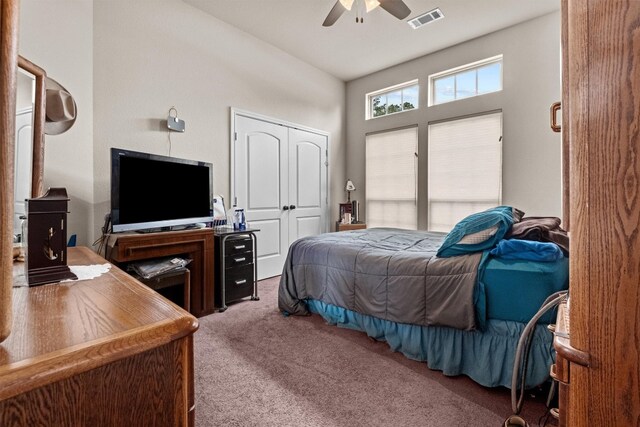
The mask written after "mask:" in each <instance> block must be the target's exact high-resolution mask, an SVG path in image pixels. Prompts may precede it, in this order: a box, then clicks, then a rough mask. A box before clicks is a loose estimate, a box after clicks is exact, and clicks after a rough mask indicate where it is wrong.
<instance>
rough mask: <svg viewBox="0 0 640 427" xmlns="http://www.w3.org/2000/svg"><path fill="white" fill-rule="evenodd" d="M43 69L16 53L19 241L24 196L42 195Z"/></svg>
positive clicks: (17, 239)
mask: <svg viewBox="0 0 640 427" xmlns="http://www.w3.org/2000/svg"><path fill="white" fill-rule="evenodd" d="M46 76H47V75H46V73H45V71H44V70H43V69H42V68H40V67H38V66H37V65H35V64H34V63H32V62H31V61H29V60H27V59H25V58H23V57H22V56H19V57H18V73H17V81H16V117H15V124H16V128H15V149H14V192H13V194H14V214H13V236H14V237H13V241H14V243H20V242H22V217H24V215H25V213H26V206H25V204H26V203H25V200H26V199H28V198H31V197H38V196H41V195H42V192H43V188H42V187H43V184H42V176H43V167H44V122H45V90H46V88H45V79H46Z"/></svg>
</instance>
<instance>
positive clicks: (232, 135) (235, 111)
mask: <svg viewBox="0 0 640 427" xmlns="http://www.w3.org/2000/svg"><path fill="white" fill-rule="evenodd" d="M229 111H230V125H229V130H230V132H229V162H230V165H229V206H232V204H233V200H234V199H235V197H236V188H235V180H234V176H235V152H234V147H233V143H234V142H235V139H236V135H237V133H236V118H237V117H238V116H243V117H247V118H249V119H254V120H261V121H263V122H267V123H273V124H275V125H279V126H285V127H288V128H293V129H298V130H302V131H305V132H311V133H315V134H318V135H321V136H324V137H326V138H327V159H326V161H327V164H326V166H325V167H326V168H327V189H326V191H327V198H326V207H325V221H324V232H325V233H326V232H328V231H329V230H330V229H331V228H330V222H331V219H330V215H329V213H330V211H331V209H330V208H329V206H331V193H330V191H329V190H330V188H331V173H330V169H329V158H330V155H331V134H330V133H329V132H326V131H323V130H319V129H315V128H312V127H309V126H304V125H301V124H298V123H293V122H289V121H287V120H282V119H278V118H275V117H269V116H265V115H263V114H258V113H254V112H251V111H247V110H242V109H239V108H235V107H231V108H230V110H229Z"/></svg>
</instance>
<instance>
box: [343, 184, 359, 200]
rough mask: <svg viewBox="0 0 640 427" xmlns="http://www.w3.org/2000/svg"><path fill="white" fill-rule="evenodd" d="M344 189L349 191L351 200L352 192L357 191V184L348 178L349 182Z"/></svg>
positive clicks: (348, 194)
mask: <svg viewBox="0 0 640 427" xmlns="http://www.w3.org/2000/svg"><path fill="white" fill-rule="evenodd" d="M344 189H345V191H346V192H347V202H351V192H352V191H356V186H355V185H353V181H351V180H350V179H347V184H346V185H345V187H344Z"/></svg>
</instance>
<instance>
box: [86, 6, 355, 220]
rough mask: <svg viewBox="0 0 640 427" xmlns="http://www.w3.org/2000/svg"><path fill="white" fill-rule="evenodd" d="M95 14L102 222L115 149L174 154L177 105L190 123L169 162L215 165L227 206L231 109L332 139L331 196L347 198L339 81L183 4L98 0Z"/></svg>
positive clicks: (98, 194) (96, 158) (98, 205)
mask: <svg viewBox="0 0 640 427" xmlns="http://www.w3.org/2000/svg"><path fill="white" fill-rule="evenodd" d="M94 12H95V13H94V21H93V22H94V101H95V116H94V123H95V127H94V135H95V138H94V145H95V153H94V167H95V175H94V176H95V183H94V191H95V193H94V194H95V200H96V218H101V217H102V216H103V215H104V213H106V212H107V211H108V210H109V197H110V195H109V191H110V190H109V179H110V175H109V174H110V169H109V148H110V147H118V148H127V149H132V150H137V151H144V152H151V153H156V154H163V155H167V154H168V153H169V143H168V138H167V132H166V128H164V129H163V126H165V124H164V123H163V122H162V121H163V120H165V119H166V117H167V114H168V110H169V108H170V107H171V106H175V107H176V108H177V109H178V113H179V116H180V118H182V119H184V120H185V122H186V132H185V133H184V134H177V133H173V134H172V135H171V139H172V141H173V144H172V149H171V155H173V156H175V157H181V158H191V159H197V160H203V161H208V162H212V163H213V165H214V188H215V191H216V192H217V193H221V194H222V195H223V196H225V200H227V201H228V200H229V198H228V195H229V146H230V142H229V132H230V130H229V126H230V112H229V109H230V107H236V108H239V109H242V110H246V111H252V112H255V113H259V114H263V115H266V116H270V117H275V118H279V119H283V120H286V121H289V122H294V123H299V124H301V125H305V126H308V127H312V128H316V129H320V130H324V131H327V132H329V133H330V134H331V136H330V152H331V154H330V156H331V158H330V173H331V190H330V198H331V200H333V201H335V200H337V199H341V198H342V193H343V191H342V188H341V187H342V185H343V183H344V168H345V166H344V157H345V144H344V138H343V129H344V117H345V113H344V105H345V84H344V83H343V82H342V81H340V80H338V79H336V78H334V77H332V76H330V75H329V74H327V73H325V72H322V71H319V70H318V69H316V68H314V67H312V66H310V65H308V64H306V63H304V62H302V61H300V60H298V59H296V58H294V57H292V56H290V55H288V54H286V53H284V52H283V51H281V50H278V49H276V48H275V47H273V46H271V45H269V44H266V43H264V42H262V41H260V40H258V39H256V38H254V37H252V36H250V35H248V34H246V33H244V32H242V31H239V30H237V29H235V28H234V27H231V26H229V25H228V24H225V23H224V22H222V21H219V20H217V19H215V18H213V17H211V16H210V15H207V14H205V13H203V12H202V11H200V10H198V9H196V8H193V7H191V6H189V5H186V4H184V3H183V2H181V1H176V0H154V1H153V2H150V1H146V2H141V1H135V2H132V1H129V0H114V1H96V2H95V4H94ZM330 203H331V201H330ZM333 204H335V202H333V203H332V204H331V206H333ZM336 210H337V209H336ZM332 213H333V210H332ZM336 215H337V214H336Z"/></svg>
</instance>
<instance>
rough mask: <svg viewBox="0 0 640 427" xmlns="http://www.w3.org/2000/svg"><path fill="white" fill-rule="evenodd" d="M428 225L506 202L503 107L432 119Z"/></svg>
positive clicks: (448, 224) (447, 223) (435, 227)
mask: <svg viewBox="0 0 640 427" xmlns="http://www.w3.org/2000/svg"><path fill="white" fill-rule="evenodd" d="M428 137H429V140H428V146H429V152H428V154H429V160H428V167H429V169H428V179H429V181H428V227H429V230H432V231H445V232H446V231H449V230H451V229H452V228H453V226H454V225H455V224H456V223H457V222H458V221H460V220H461V219H463V218H464V217H466V216H467V215H470V214H472V213H474V212H479V211H482V210H485V209H489V208H491V207H494V206H498V205H500V204H501V203H502V141H501V140H502V112H497V113H490V114H484V115H480V116H474V117H469V118H464V119H457V120H451V121H446V122H440V123H436V124H430V125H429V136H428Z"/></svg>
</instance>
